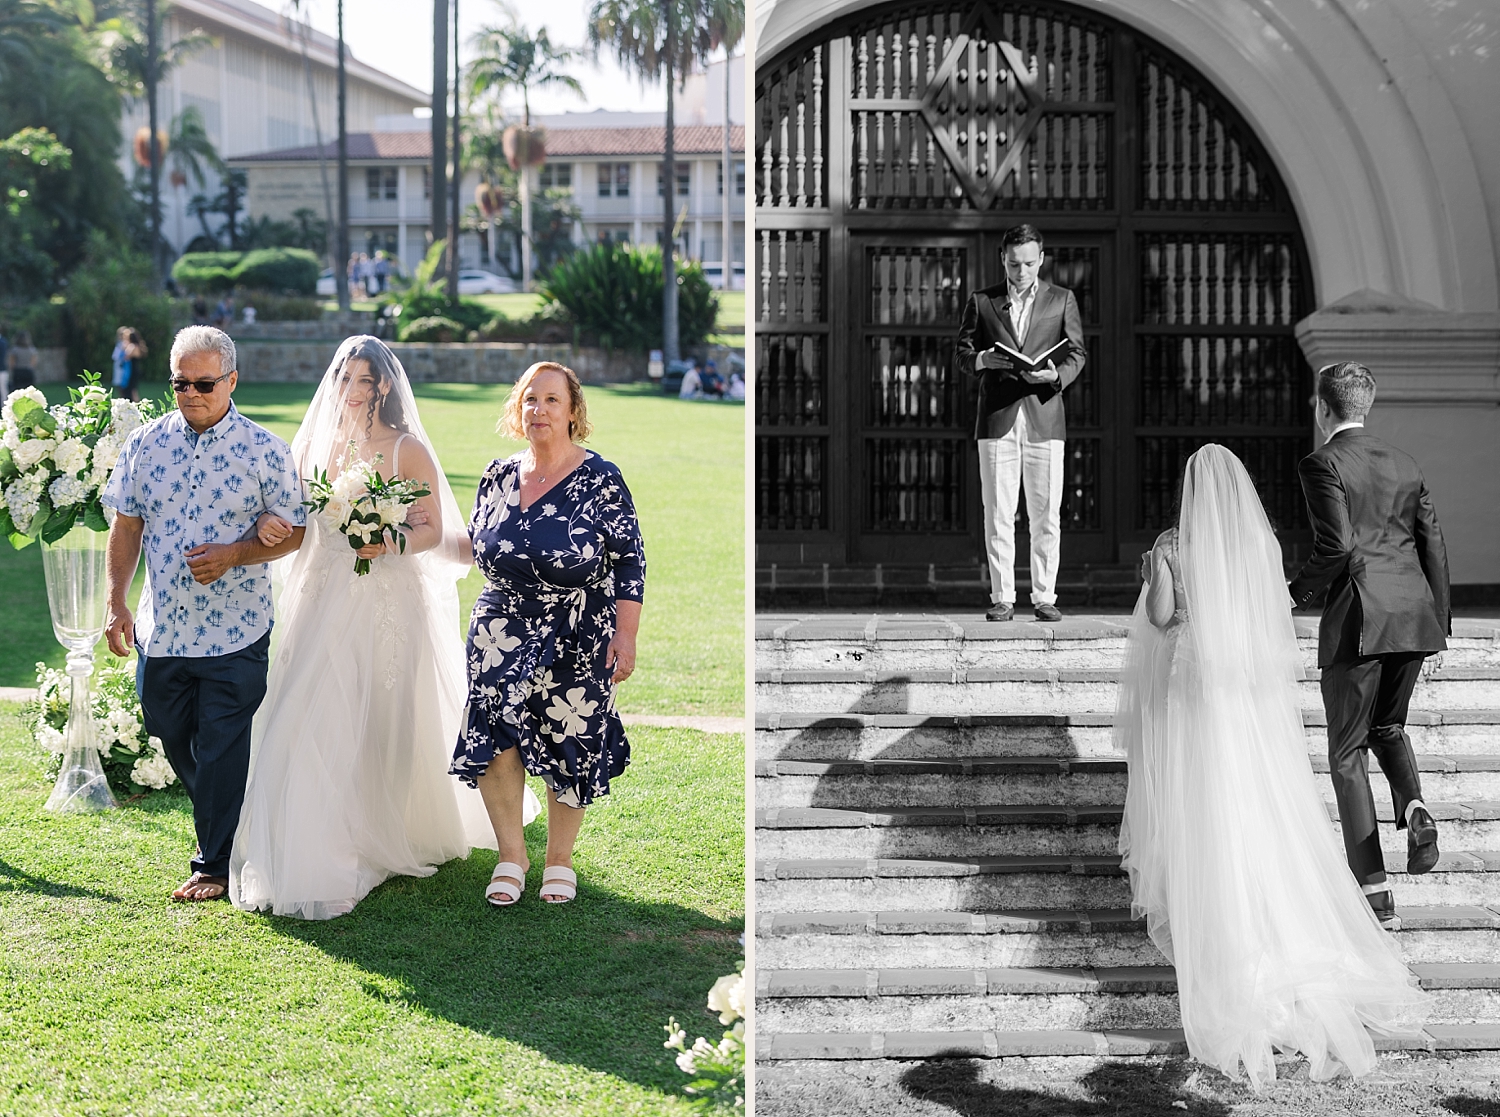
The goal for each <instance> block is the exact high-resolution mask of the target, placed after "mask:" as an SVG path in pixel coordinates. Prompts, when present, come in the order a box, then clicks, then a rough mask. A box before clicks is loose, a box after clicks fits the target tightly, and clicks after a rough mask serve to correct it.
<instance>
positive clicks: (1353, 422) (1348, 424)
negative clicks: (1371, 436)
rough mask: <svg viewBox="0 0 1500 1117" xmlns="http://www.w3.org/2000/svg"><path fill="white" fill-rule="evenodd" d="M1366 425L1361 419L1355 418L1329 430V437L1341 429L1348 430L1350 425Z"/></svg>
mask: <svg viewBox="0 0 1500 1117" xmlns="http://www.w3.org/2000/svg"><path fill="white" fill-rule="evenodd" d="M1364 425H1365V424H1364V423H1363V422H1362V421H1361V420H1359V419H1353V420H1351V421H1349V422H1347V423H1340V424H1339V425H1338V426H1336V427H1334V428H1333V430H1331V431H1329V432H1328V437H1329V438H1332V437H1333V436H1334V435H1336V434H1338V433H1339V431H1346V430H1348V429H1349V428H1350V427H1363V426H1364Z"/></svg>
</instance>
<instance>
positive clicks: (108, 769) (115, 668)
mask: <svg viewBox="0 0 1500 1117" xmlns="http://www.w3.org/2000/svg"><path fill="white" fill-rule="evenodd" d="M36 685H37V696H36V698H35V699H33V700H32V701H31V702H30V703H29V704H28V705H27V707H26V714H27V717H28V718H29V719H30V720H31V722H32V736H33V738H34V739H35V740H36V743H37V744H38V745H39V746H41V747H42V748H43V749H45V750H47V752H48V753H50V754H51V755H52V757H53V764H52V767H53V771H52V772H51V773H49V774H50V775H54V776H55V775H56V770H55V769H56V768H57V767H59V766H60V765H61V763H62V755H63V750H64V748H65V744H66V737H65V734H64V728H65V727H66V726H67V724H68V703H69V699H70V695H71V689H70V688H71V685H72V683H71V680H70V679H69V678H68V676H67V675H65V674H63V672H61V671H58V670H56V669H54V668H51V667H48V666H47V665H46V664H45V663H38V664H37V665H36ZM93 694H94V732H95V734H96V740H97V741H98V745H99V760H100V762H101V763H102V764H103V766H104V775H105V777H106V778H107V779H108V780H109V784H110V787H111V788H112V789H113V790H114V791H115V792H116V793H117V794H119V795H121V796H129V795H139V794H141V793H143V792H145V791H148V790H151V789H160V788H163V787H166V786H167V785H168V784H171V783H174V782H175V781H176V779H177V776H176V773H174V772H173V771H172V766H171V765H170V764H169V763H167V758H166V754H165V753H164V752H163V751H162V744H161V741H160V740H159V739H158V738H156V737H153V736H151V735H150V734H149V733H147V732H146V725H145V717H144V715H142V713H141V701H140V698H139V697H138V696H137V695H136V690H135V668H134V666H133V665H132V664H131V662H130V661H129V660H123V659H113V658H106V659H105V660H103V662H101V663H100V664H99V666H97V667H96V668H94V680H93Z"/></svg>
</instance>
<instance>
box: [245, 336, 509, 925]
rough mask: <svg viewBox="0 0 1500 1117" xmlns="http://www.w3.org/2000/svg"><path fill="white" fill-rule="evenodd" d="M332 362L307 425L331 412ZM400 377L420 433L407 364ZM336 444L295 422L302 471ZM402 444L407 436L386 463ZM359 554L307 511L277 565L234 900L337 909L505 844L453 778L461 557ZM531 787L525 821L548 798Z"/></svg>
mask: <svg viewBox="0 0 1500 1117" xmlns="http://www.w3.org/2000/svg"><path fill="white" fill-rule="evenodd" d="M350 340H351V341H356V340H362V339H350ZM368 340H369V341H374V339H373V338H372V339H368ZM348 344H349V343H348V342H346V343H345V345H346V347H347V346H348ZM340 352H341V354H342V353H343V349H341V350H340ZM385 353H386V354H389V350H385ZM389 359H390V360H391V361H392V362H393V363H394V365H395V369H396V370H397V371H398V372H399V371H400V365H399V363H398V362H395V358H394V356H390V358H389ZM340 364H341V359H340V358H335V368H336V367H337V366H339V365H340ZM335 368H330V370H329V375H328V376H326V377H325V380H324V386H323V388H320V390H319V396H318V398H316V399H315V400H314V403H313V405H312V406H310V407H309V409H308V417H307V419H305V420H304V424H303V426H304V429H307V428H309V426H310V425H311V428H312V430H314V431H316V430H317V426H318V424H319V423H321V422H324V420H325V419H327V418H328V416H329V415H330V414H333V415H336V414H337V412H338V400H337V389H336V385H335V386H331V384H332V382H333V381H335V380H336V379H337V378H336V376H335V375H334V374H335ZM401 387H402V388H403V389H404V391H405V394H406V400H407V404H406V406H407V408H408V410H407V412H406V414H407V416H409V419H410V423H411V426H412V427H413V429H415V430H416V431H417V434H418V436H420V435H421V430H420V424H418V423H417V422H416V418H415V404H414V402H413V401H411V400H410V388H409V386H407V385H406V384H405V375H404V372H403V373H402V374H401ZM325 395H326V396H327V397H329V398H325ZM330 403H331V404H332V408H331V410H330V407H329V406H327V405H328V404H330ZM412 437H414V436H410V435H408V436H403V438H402V439H401V440H400V441H401V443H404V444H406V445H407V446H410V445H411V444H412V443H411V441H410V439H411V438H412ZM420 441H422V442H424V443H425V441H426V440H425V437H421V438H420ZM330 442H331V439H330V438H329V437H327V436H326V433H325V437H324V438H323V439H321V441H320V440H319V439H317V438H310V439H309V438H304V436H303V431H299V432H298V438H297V440H295V441H294V442H293V453H294V455H296V456H297V459H298V461H299V463H302V464H303V470H304V473H306V472H308V470H307V469H306V463H307V462H321V461H326V460H328V458H327V456H326V455H327V453H328V452H329V451H328V444H329V443H330ZM400 453H401V445H400V444H398V446H397V449H396V451H395V453H394V455H393V457H394V458H395V460H394V461H392V462H391V463H390V465H391V469H390V470H389V471H388V472H396V471H398V470H399V467H400ZM429 453H431V451H430V446H429ZM432 460H433V461H434V462H436V461H437V458H436V455H435V454H433V455H432ZM383 472H386V471H383ZM439 474H440V475H441V470H440V469H439ZM439 486H440V487H441V489H442V492H441V494H440V496H441V497H442V498H443V499H442V500H441V505H442V511H443V519H444V523H445V531H447V530H449V529H451V530H454V531H462V530H463V524H462V521H461V520H459V518H458V515H457V509H456V505H454V504H453V497H452V494H451V491H449V490H448V488H447V483H446V480H445V479H441V477H440V481H439ZM354 559H355V555H354V552H353V550H352V549H351V548H350V547H349V543H348V540H347V539H345V538H344V537H343V536H342V535H341V534H340V533H339V532H338V531H337V530H336V529H335V528H333V527H331V526H329V525H327V524H325V523H324V521H323V520H322V519H321V518H320V517H319V516H317V515H311V516H309V517H308V526H307V533H306V535H305V536H304V538H303V543H302V546H301V548H300V549H299V550H298V551H297V552H295V554H294V555H293V556H291V557H290V558H288V559H285V560H282V561H281V562H279V563H277V567H278V573H279V572H280V571H279V568H281V567H284V566H289V568H290V569H289V570H288V571H287V574H286V581H285V586H284V588H283V591H282V594H281V599H280V603H279V607H280V609H281V613H282V615H281V617H280V619H279V623H278V628H279V629H280V643H279V646H278V648H277V650H276V655H275V658H274V661H273V662H272V664H271V669H270V673H269V675H268V678H267V686H266V698H265V701H264V702H263V703H262V704H261V708H260V711H259V712H258V713H257V715H256V718H255V724H254V728H253V730H252V734H251V759H250V777H249V781H248V783H247V785H246V788H245V800H244V806H243V808H242V809H241V813H240V823H239V828H238V830H237V831H236V832H235V838H234V848H233V852H232V854H231V857H230V884H229V895H230V899H231V900H232V901H233V902H234V904H235V906H236V907H239V908H243V909H246V910H268V911H271V912H273V913H274V914H276V915H290V916H300V917H302V918H304V919H328V918H331V917H333V916H337V915H341V914H343V913H345V912H347V911H349V910H350V909H352V908H353V907H354V905H355V904H357V903H358V902H359V901H360V900H361V899H363V898H364V897H365V895H366V894H367V893H369V891H370V890H371V889H372V888H374V887H375V886H376V885H377V884H379V883H380V882H381V881H383V880H386V879H387V878H388V877H391V876H398V875H399V876H413V877H423V876H430V875H431V874H432V873H434V872H436V871H437V867H438V866H439V865H441V864H442V863H443V862H445V861H448V860H450V859H452V858H455V857H465V856H467V855H468V853H469V851H470V849H471V847H475V846H483V847H486V848H489V849H494V848H496V842H495V836H494V831H493V830H492V829H491V827H490V824H489V819H488V815H487V814H486V813H485V809H484V804H483V802H482V800H481V799H480V797H479V793H478V792H477V791H475V790H474V789H472V788H469V787H466V786H465V785H463V784H461V783H460V782H459V781H458V780H457V779H455V778H454V777H452V776H450V775H448V764H449V761H450V759H451V757H452V753H453V743H454V741H455V740H456V739H457V733H458V724H459V714H460V709H461V707H462V704H463V701H464V695H465V693H466V686H465V678H464V649H463V643H462V641H461V640H460V638H459V630H458V594H457V586H456V582H455V574H456V573H457V572H459V571H460V570H461V569H462V567H461V565H459V564H457V563H456V562H453V561H450V560H445V559H444V558H443V557H442V556H441V555H439V554H437V553H435V552H428V553H427V554H424V555H415V554H407V555H393V554H385V555H382V556H380V557H378V558H376V559H374V560H373V561H372V562H371V569H370V573H368V574H366V575H363V576H359V575H356V574H355V573H354ZM527 797H528V804H527V805H528V810H527V812H526V814H527V816H528V817H527V821H529V820H530V817H534V816H535V814H536V810H537V806H538V804H537V802H536V798H535V796H534V795H531V793H530V792H529V790H528V793H527Z"/></svg>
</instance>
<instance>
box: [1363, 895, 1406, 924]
mask: <svg viewBox="0 0 1500 1117" xmlns="http://www.w3.org/2000/svg"><path fill="white" fill-rule="evenodd" d="M1365 900H1366V902H1368V903H1369V905H1370V908H1371V910H1372V911H1374V912H1375V918H1376V919H1378V920H1380V925H1381V926H1382V927H1384V928H1385V929H1386V930H1387V931H1399V930H1401V917H1400V916H1399V915H1397V914H1396V898H1395V897H1394V896H1392V895H1391V891H1390V889H1386V890H1385V891H1384V892H1375V893H1368V892H1367V893H1366V894H1365Z"/></svg>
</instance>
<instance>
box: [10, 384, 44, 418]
mask: <svg viewBox="0 0 1500 1117" xmlns="http://www.w3.org/2000/svg"><path fill="white" fill-rule="evenodd" d="M23 397H24V398H26V399H29V400H35V401H36V402H37V403H39V404H41V405H42V406H43V407H46V406H47V397H46V396H44V395H42V390H41V389H40V388H22V389H20V390H19V391H15V392H12V393H11V394H10V395H8V396H6V397H5V407H4V409H3V410H0V418H3V419H4V420H5V422H6V423H11V422H13V421H14V420H15V417H16V412H15V404H16V400H18V399H21V398H23Z"/></svg>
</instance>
